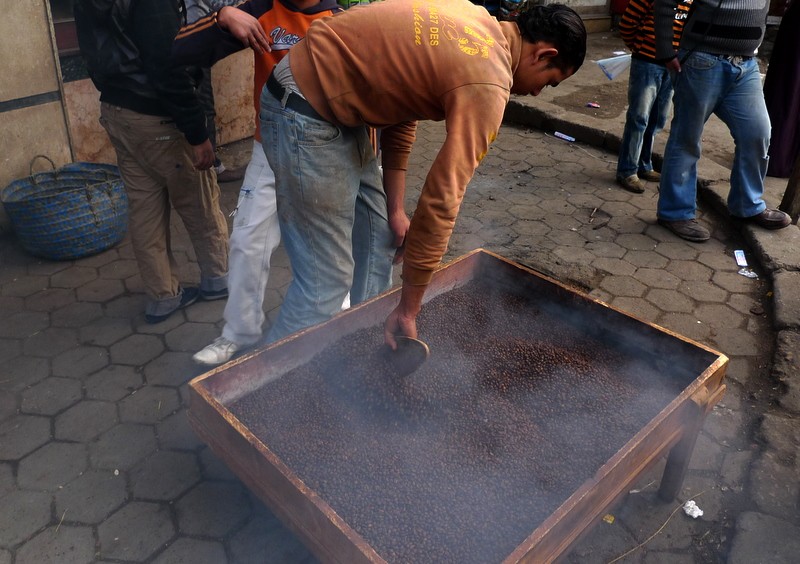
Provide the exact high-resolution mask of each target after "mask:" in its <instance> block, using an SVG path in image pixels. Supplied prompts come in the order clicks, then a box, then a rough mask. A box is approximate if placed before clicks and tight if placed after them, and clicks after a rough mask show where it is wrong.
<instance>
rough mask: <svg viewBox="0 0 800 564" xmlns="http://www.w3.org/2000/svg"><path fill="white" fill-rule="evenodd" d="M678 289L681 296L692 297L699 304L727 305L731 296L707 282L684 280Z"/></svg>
mask: <svg viewBox="0 0 800 564" xmlns="http://www.w3.org/2000/svg"><path fill="white" fill-rule="evenodd" d="M677 289H678V291H679V292H680V293H681V294H684V295H686V296H691V297H692V299H694V300H695V301H698V302H715V303H726V302H727V301H728V296H729V295H730V294H728V292H727V291H726V290H723V289H722V288H719V287H718V286H715V285H714V284H712V283H711V282H707V281H706V282H702V281H698V280H683V281H681V283H680V284H679V285H678V288H677Z"/></svg>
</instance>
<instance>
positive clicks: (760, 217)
mask: <svg viewBox="0 0 800 564" xmlns="http://www.w3.org/2000/svg"><path fill="white" fill-rule="evenodd" d="M739 219H741V220H743V221H746V222H747V223H755V224H756V225H758V226H759V227H763V228H764V229H783V228H784V227H789V226H790V225H791V224H792V218H791V217H789V214H787V213H784V212H782V211H780V210H771V209H769V208H767V209H765V210H764V211H762V212H761V213H759V214H756V215H753V216H750V217H742V218H739Z"/></svg>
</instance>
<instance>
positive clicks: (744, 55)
mask: <svg viewBox="0 0 800 564" xmlns="http://www.w3.org/2000/svg"><path fill="white" fill-rule="evenodd" d="M677 2H678V0H656V5H655V16H656V17H655V23H656V28H655V30H656V58H657V59H658V60H660V61H663V62H664V63H665V65H666V67H667V69H669V71H670V72H671V73H672V77H673V88H674V89H675V94H674V97H673V102H674V104H675V115H674V118H673V120H672V125H671V128H670V134H669V139H668V140H667V147H666V150H665V153H664V163H663V166H662V170H661V190H660V192H659V198H658V210H657V215H658V223H659V224H661V225H663V226H664V227H666V228H667V229H668V230H670V231H671V232H673V233H674V234H675V235H677V236H678V237H681V238H683V239H686V240H687V241H694V242H702V241H706V240H708V239H709V237H710V234H709V232H708V230H707V229H706V228H705V227H703V226H702V225H700V224H699V223H698V222H697V219H696V218H695V215H696V210H697V201H696V200H697V161H698V159H699V158H700V152H701V138H702V134H703V128H704V127H705V124H706V121H708V118H709V117H710V116H711V114H712V113H713V114H715V115H716V116H717V117H719V118H720V119H721V120H722V121H723V122H724V123H725V125H727V126H728V129H729V130H730V133H731V135H732V136H733V140H734V142H735V143H736V150H735V153H734V158H733V167H732V169H731V178H730V184H731V189H730V192H729V193H728V211H729V212H730V214H731V215H732V216H733V217H736V218H739V219H741V220H743V221H746V222H748V223H752V224H754V225H758V226H760V227H763V228H766V229H781V228H783V227H786V226H788V225H789V224H790V223H791V219H790V218H789V216H788V215H787V214H785V213H783V212H781V211H779V210H773V209H769V208H767V206H766V204H765V203H764V200H763V198H762V196H763V194H764V178H765V176H766V173H767V162H768V156H767V151H768V149H769V139H770V121H769V115H768V114H767V107H766V104H765V102H764V93H763V91H762V88H761V75H760V73H759V68H758V61H756V58H755V53H756V50H757V49H758V47H759V45H761V41H762V39H763V37H764V30H765V25H766V18H767V11H768V10H769V2H767V1H765V0H741V1H739V2H723V1H722V0H695V1H694V4H693V7H692V15H691V17H690V18H689V21H688V22H687V24H686V27H685V29H684V31H683V36H682V37H681V42H680V49H679V50H678V52H677V53H676V52H675V48H674V46H673V37H674V29H673V24H674V21H675V6H676V5H677Z"/></svg>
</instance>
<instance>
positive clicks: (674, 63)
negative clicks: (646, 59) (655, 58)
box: [664, 57, 681, 73]
mask: <svg viewBox="0 0 800 564" xmlns="http://www.w3.org/2000/svg"><path fill="white" fill-rule="evenodd" d="M664 66H665V67H667V70H668V71H670V72H674V73H678V72H681V62H680V61H679V60H678V57H675V58H674V59H672V60H671V61H668V62H667V63H664Z"/></svg>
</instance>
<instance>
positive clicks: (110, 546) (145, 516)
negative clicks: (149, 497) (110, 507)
mask: <svg viewBox="0 0 800 564" xmlns="http://www.w3.org/2000/svg"><path fill="white" fill-rule="evenodd" d="M174 535H175V527H174V526H173V524H172V518H171V516H170V511H169V509H168V508H167V506H166V505H164V504H158V503H146V502H140V501H135V502H130V503H128V504H126V505H125V506H124V507H122V509H120V510H119V511H117V512H116V513H114V514H113V515H112V516H111V517H109V518H108V519H106V520H105V521H104V522H103V523H101V524H100V525H99V526H98V527H97V537H98V540H99V544H100V556H101V557H102V558H110V559H118V560H125V561H143V560H146V559H147V558H149V557H150V556H151V555H152V554H154V553H155V552H156V551H158V550H160V549H161V547H163V546H164V545H165V544H166V543H167V542H169V540H170V539H171V538H172V537H173V536H174Z"/></svg>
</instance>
